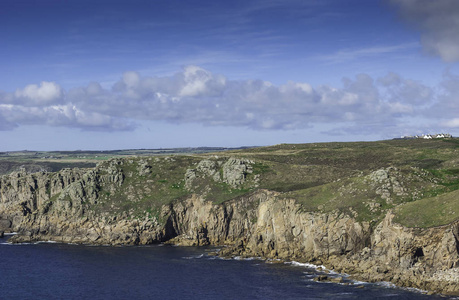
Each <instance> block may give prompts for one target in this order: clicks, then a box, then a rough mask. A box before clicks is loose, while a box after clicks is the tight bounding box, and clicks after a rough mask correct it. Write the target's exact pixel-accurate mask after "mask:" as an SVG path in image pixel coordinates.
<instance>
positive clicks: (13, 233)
mask: <svg viewBox="0 0 459 300" xmlns="http://www.w3.org/2000/svg"><path fill="white" fill-rule="evenodd" d="M16 234H18V233H17V232H8V233H4V234H3V235H16Z"/></svg>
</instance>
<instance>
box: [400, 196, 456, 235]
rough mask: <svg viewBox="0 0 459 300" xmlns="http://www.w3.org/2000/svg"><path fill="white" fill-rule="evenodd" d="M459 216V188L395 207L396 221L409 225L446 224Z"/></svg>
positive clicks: (432, 225) (423, 226) (424, 226)
mask: <svg viewBox="0 0 459 300" xmlns="http://www.w3.org/2000/svg"><path fill="white" fill-rule="evenodd" d="M458 218H459V190H455V191H452V192H449V193H445V194H442V195H439V196H437V197H433V198H424V199H421V200H418V201H415V202H411V203H406V204H404V205H401V206H398V207H397V208H396V209H395V218H394V221H395V222H397V223H400V224H402V225H404V226H407V227H422V228H427V227H434V226H441V225H446V224H449V223H451V222H454V221H456V220H457V219H458Z"/></svg>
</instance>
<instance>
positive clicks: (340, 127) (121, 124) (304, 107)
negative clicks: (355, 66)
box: [0, 66, 459, 134]
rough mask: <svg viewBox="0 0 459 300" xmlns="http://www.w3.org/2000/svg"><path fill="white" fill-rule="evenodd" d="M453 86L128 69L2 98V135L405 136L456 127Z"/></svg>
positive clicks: (391, 77)
mask: <svg viewBox="0 0 459 300" xmlns="http://www.w3.org/2000/svg"><path fill="white" fill-rule="evenodd" d="M458 86H459V78H458V77H457V76H454V75H451V74H447V75H446V76H445V78H444V80H443V82H442V86H441V89H433V88H432V87H429V86H426V85H424V84H422V83H421V82H417V81H414V80H410V79H406V78H402V77H401V76H399V75H398V74H395V73H389V74H387V75H386V76H384V77H382V78H372V77H370V76H369V75H366V74H359V75H357V76H356V77H355V78H344V79H343V80H342V86H341V87H332V86H327V85H321V86H316V87H313V86H311V85H309V84H308V83H304V82H293V81H289V82H287V83H285V84H283V85H280V86H275V85H273V84H271V83H270V82H267V81H263V80H230V79H228V78H226V77H225V76H223V75H219V74H213V73H212V72H210V71H208V70H205V69H203V68H200V67H198V66H187V67H185V68H184V69H183V70H182V71H180V72H178V73H176V74H175V75H173V76H165V77H143V76H141V75H140V74H139V73H137V72H126V73H124V74H123V75H122V77H121V78H120V80H119V81H118V82H116V83H115V84H113V86H112V87H111V88H110V89H105V88H103V87H102V86H101V84H99V83H97V82H92V83H90V84H88V85H87V86H85V87H78V88H73V89H70V90H68V91H64V90H63V89H62V88H61V87H60V86H59V84H58V83H55V82H42V83H40V84H39V85H35V84H31V85H28V86H26V87H24V88H23V89H18V90H16V91H15V92H13V93H5V92H3V93H0V130H11V129H13V128H15V127H17V126H21V125H49V126H65V127H74V128H81V129H83V130H107V131H121V130H133V129H135V128H136V125H137V124H138V123H139V122H141V121H142V120H160V121H167V122H171V123H177V124H183V123H198V124H203V125H208V126H217V125H218V126H239V127H245V128H250V129H255V130H279V129H280V130H291V129H292V130H293V129H304V128H309V127H312V126H320V125H321V124H327V125H333V126H335V128H334V129H332V130H329V131H328V133H329V134H344V131H346V132H351V133H352V132H360V133H366V132H368V133H372V134H375V133H376V134H384V133H388V132H390V133H392V134H394V133H397V134H398V133H403V134H408V133H415V132H413V131H412V130H414V129H415V128H414V127H413V125H412V124H411V125H410V124H409V122H408V121H407V120H413V119H416V118H422V119H423V123H422V124H417V125H416V128H417V129H416V130H420V129H424V128H431V127H432V126H436V127H435V128H437V129H438V126H439V125H441V126H442V129H448V128H459V121H458V119H457V115H456V114H455V112H457V111H459V107H458V106H459V104H457V103H458V102H457V101H456V98H455V96H454V95H457V94H459V88H458ZM438 130H439V129H438ZM405 131H406V132H405Z"/></svg>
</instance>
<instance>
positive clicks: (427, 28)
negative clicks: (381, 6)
mask: <svg viewBox="0 0 459 300" xmlns="http://www.w3.org/2000/svg"><path fill="white" fill-rule="evenodd" d="M391 3H392V4H393V5H394V6H396V7H397V9H398V10H399V14H400V16H401V17H402V18H403V19H404V20H406V21H407V22H409V23H410V24H413V25H414V26H416V27H417V28H418V29H419V30H420V32H421V43H422V46H423V47H424V49H425V50H426V51H427V52H428V53H431V54H434V55H438V56H440V57H441V58H442V59H443V60H444V61H447V62H454V61H459V1H457V0H437V1H432V0H392V1H391Z"/></svg>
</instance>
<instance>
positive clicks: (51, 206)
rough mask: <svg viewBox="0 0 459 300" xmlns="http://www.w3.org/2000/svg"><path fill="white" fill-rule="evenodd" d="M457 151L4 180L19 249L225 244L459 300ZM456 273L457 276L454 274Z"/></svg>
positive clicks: (8, 222) (326, 146) (183, 160)
mask: <svg viewBox="0 0 459 300" xmlns="http://www.w3.org/2000/svg"><path fill="white" fill-rule="evenodd" d="M458 148H459V140H458V139H438V140H421V139H418V140H390V141H378V142H353V143H314V144H295V145H289V144H282V145H276V146H270V147H259V148H249V149H238V150H231V151H223V152H214V153H187V154H186V155H183V154H182V155H170V154H168V155H155V156H151V155H140V156H139V155H125V156H123V157H115V158H110V159H107V160H101V161H99V162H98V163H97V166H95V167H93V168H75V169H70V168H65V169H61V170H60V171H58V172H45V171H41V172H38V173H27V172H26V171H25V170H24V169H23V170H21V171H19V172H13V173H10V174H8V175H4V176H2V177H1V178H0V197H1V198H0V231H16V232H18V235H16V236H14V237H13V238H11V239H10V241H11V242H31V241H39V240H54V241H58V242H72V243H89V244H111V245H127V244H129V245H137V244H151V243H164V242H166V243H174V244H179V245H209V244H211V245H224V246H227V247H224V248H222V250H221V251H220V253H219V255H224V256H226V255H227V256H234V255H238V256H258V257H264V258H268V259H272V258H276V259H283V260H291V259H294V260H299V261H308V262H312V263H316V264H324V265H326V266H327V267H328V268H331V269H334V270H336V271H338V272H346V273H349V274H353V275H354V276H355V278H359V279H363V280H367V281H380V280H384V281H392V282H394V283H396V284H399V285H403V286H412V287H418V288H422V289H428V290H433V291H437V292H442V293H459V290H458V288H457V286H458V284H459V276H457V274H456V273H457V272H456V271H457V270H458V267H459V251H458V249H459V241H458V237H459V225H458V224H459V223H458V222H457V219H458V218H457V216H459V204H458V203H459V199H458V196H459V194H458V192H459V155H458V154H459V153H458ZM455 274H456V275H455Z"/></svg>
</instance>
